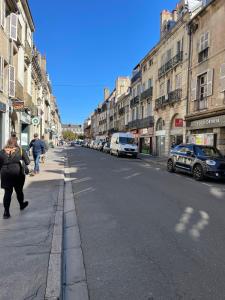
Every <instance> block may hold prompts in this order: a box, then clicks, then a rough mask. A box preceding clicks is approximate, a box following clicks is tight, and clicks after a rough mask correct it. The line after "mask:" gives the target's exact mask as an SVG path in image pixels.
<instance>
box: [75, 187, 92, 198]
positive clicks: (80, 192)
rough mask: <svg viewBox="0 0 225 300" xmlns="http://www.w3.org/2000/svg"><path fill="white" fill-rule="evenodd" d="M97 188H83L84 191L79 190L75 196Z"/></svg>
mask: <svg viewBox="0 0 225 300" xmlns="http://www.w3.org/2000/svg"><path fill="white" fill-rule="evenodd" d="M95 190H96V189H95V188H93V187H89V188H87V189H84V190H82V191H79V192H76V193H74V195H75V196H78V195H80V194H83V193H86V192H94V191H95Z"/></svg>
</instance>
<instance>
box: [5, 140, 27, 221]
mask: <svg viewBox="0 0 225 300" xmlns="http://www.w3.org/2000/svg"><path fill="white" fill-rule="evenodd" d="M22 161H23V162H24V163H25V165H29V164H30V159H29V157H28V156H27V154H26V152H25V151H24V150H22V149H21V148H20V147H19V146H18V144H17V138H16V137H11V138H10V139H9V141H8V143H7V145H6V146H5V148H4V149H3V150H2V151H0V170H1V188H2V189H4V190H5V195H4V198H3V205H4V208H5V211H4V214H3V218H4V219H8V218H10V212H9V208H10V203H11V197H12V193H13V188H14V189H15V191H16V195H17V199H18V202H19V204H20V209H21V210H23V209H24V208H25V207H27V205H28V201H24V194H23V186H24V183H25V172H24V166H23V165H22V163H21V162H22Z"/></svg>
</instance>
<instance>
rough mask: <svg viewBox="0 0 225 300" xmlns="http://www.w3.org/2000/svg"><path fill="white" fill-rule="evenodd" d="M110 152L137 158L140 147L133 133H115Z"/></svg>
mask: <svg viewBox="0 0 225 300" xmlns="http://www.w3.org/2000/svg"><path fill="white" fill-rule="evenodd" d="M110 153H111V154H115V155H117V156H118V157H119V156H120V155H129V156H132V157H134V158H137V154H138V147H137V144H136V143H135V140H134V136H133V134H132V133H127V132H117V133H114V134H113V135H112V138H111V143H110Z"/></svg>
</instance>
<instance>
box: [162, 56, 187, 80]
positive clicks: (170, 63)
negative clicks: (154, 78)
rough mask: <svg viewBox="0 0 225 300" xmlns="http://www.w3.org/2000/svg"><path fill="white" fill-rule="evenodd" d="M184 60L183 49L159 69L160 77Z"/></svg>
mask: <svg viewBox="0 0 225 300" xmlns="http://www.w3.org/2000/svg"><path fill="white" fill-rule="evenodd" d="M182 61H183V51H180V52H178V53H177V54H176V55H175V56H174V57H173V58H171V59H170V60H169V61H168V62H166V63H165V64H164V65H163V66H162V67H161V68H160V69H159V71H158V77H159V78H160V77H162V76H163V75H165V74H166V73H167V72H169V71H170V70H172V69H173V68H174V67H176V66H177V65H178V64H179V63H181V62H182Z"/></svg>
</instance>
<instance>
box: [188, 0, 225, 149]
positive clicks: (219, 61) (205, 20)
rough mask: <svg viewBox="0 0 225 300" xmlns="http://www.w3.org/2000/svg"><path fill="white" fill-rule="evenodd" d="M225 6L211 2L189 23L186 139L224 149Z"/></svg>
mask: <svg viewBox="0 0 225 300" xmlns="http://www.w3.org/2000/svg"><path fill="white" fill-rule="evenodd" d="M224 19H225V5H224V1H221V0H215V1H210V2H209V3H208V4H207V5H206V6H205V7H204V9H202V10H201V11H200V12H199V13H198V14H197V15H196V16H195V17H194V18H193V19H192V20H191V22H190V24H189V29H190V43H191V58H190V84H189V98H188V100H189V101H188V112H187V116H186V121H187V140H188V141H190V142H195V143H201V144H207V145H214V146H217V147H218V148H219V149H220V150H221V151H222V152H223V153H224V152H225V31H224V29H223V28H224Z"/></svg>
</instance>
